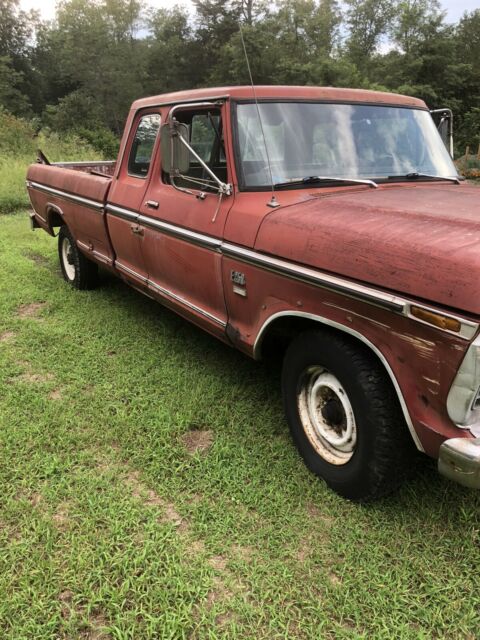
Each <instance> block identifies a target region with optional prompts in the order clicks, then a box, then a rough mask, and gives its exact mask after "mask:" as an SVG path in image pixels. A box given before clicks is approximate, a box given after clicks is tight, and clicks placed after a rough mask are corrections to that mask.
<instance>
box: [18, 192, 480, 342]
mask: <svg viewBox="0 0 480 640" xmlns="http://www.w3.org/2000/svg"><path fill="white" fill-rule="evenodd" d="M27 186H28V187H33V188H36V189H39V190H41V191H45V192H47V193H52V194H53V195H57V196H58V197H61V198H65V199H67V200H71V201H72V202H78V203H79V204H83V205H84V206H88V207H91V208H93V209H95V210H97V211H98V212H100V213H103V212H104V211H106V212H108V213H110V214H111V215H114V216H117V217H119V218H122V219H124V220H127V221H129V222H136V223H137V224H141V225H144V226H146V227H149V228H151V229H154V230H156V231H160V232H163V233H165V234H168V235H170V236H172V237H175V238H178V239H180V240H184V241H185V242H190V243H191V244H195V245H197V246H200V247H204V248H206V249H211V250H213V251H218V252H219V253H221V254H223V255H225V256H228V257H230V258H235V259H237V260H240V261H241V262H245V263H247V264H252V265H254V266H257V267H260V268H262V269H265V270H267V271H271V272H273V273H277V274H279V275H281V276H284V277H288V278H291V279H294V280H298V281H301V282H305V283H306V284H311V285H314V286H317V287H321V288H323V289H328V290H330V291H334V292H337V293H342V294H343V295H346V296H348V297H350V298H354V299H357V300H361V301H364V302H367V303H369V304H373V305H375V306H378V307H381V308H384V309H388V310H389V311H393V312H395V313H400V314H402V315H405V316H407V317H408V318H410V319H411V320H414V321H415V322H420V323H422V324H427V325H428V326H431V327H432V328H436V329H438V330H439V331H443V332H445V333H450V334H451V335H456V336H459V337H461V338H463V339H464V340H471V339H472V338H473V337H474V335H475V334H476V332H477V331H478V328H479V324H478V323H477V322H473V321H471V320H467V319H465V318H462V317H461V316H457V315H454V314H450V313H445V312H444V311H441V310H438V309H435V308H433V307H431V306H429V305H425V304H423V303H417V302H412V301H411V300H408V299H406V298H404V297H402V296H397V295H394V294H390V293H386V292H383V291H380V290H378V289H374V288H373V287H369V286H367V285H362V284H359V283H356V282H353V281H351V280H348V279H346V278H342V277H339V276H333V275H330V274H328V273H324V272H322V271H319V270H317V269H312V268H310V267H304V266H302V265H299V264H296V263H294V262H291V261H288V260H284V259H281V258H275V257H273V256H270V255H267V254H264V253H260V252H258V251H254V250H251V249H246V248H244V247H241V246H239V245H235V244H232V243H230V242H224V241H223V240H221V239H219V238H215V237H214V236H209V235H205V234H201V233H197V232H195V231H191V230H189V229H186V228H184V227H179V226H177V225H174V224H171V223H169V222H164V221H162V220H159V219H157V218H154V217H150V216H147V215H144V214H140V213H138V212H136V211H132V210H131V209H125V208H124V207H120V206H118V205H114V204H107V205H106V206H105V207H104V205H103V203H101V202H98V201H96V200H89V199H87V198H82V197H80V196H74V195H72V194H69V193H67V192H65V191H61V190H60V189H53V188H51V187H47V186H46V185H42V184H40V183H38V182H31V181H27ZM37 215H38V214H37ZM412 305H414V306H417V307H421V308H422V309H426V310H428V311H431V312H433V313H440V314H441V315H444V316H446V317H449V318H452V319H455V320H458V321H459V322H460V324H461V329H460V331H459V332H455V331H451V330H448V329H441V328H439V327H435V325H431V324H429V323H427V322H425V321H423V320H421V319H419V318H417V317H415V316H413V315H412V314H411V312H410V307H411V306H412Z"/></svg>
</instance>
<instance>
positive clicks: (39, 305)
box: [17, 302, 47, 318]
mask: <svg viewBox="0 0 480 640" xmlns="http://www.w3.org/2000/svg"><path fill="white" fill-rule="evenodd" d="M46 306H47V303H46V302H30V303H29V304H21V305H20V306H19V307H18V309H17V316H18V317H19V318H35V317H37V316H38V315H39V313H40V312H41V311H42V309H44V308H45V307H46Z"/></svg>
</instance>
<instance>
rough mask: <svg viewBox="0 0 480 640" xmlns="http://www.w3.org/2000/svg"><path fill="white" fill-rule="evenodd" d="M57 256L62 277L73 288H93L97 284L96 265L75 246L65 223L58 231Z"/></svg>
mask: <svg viewBox="0 0 480 640" xmlns="http://www.w3.org/2000/svg"><path fill="white" fill-rule="evenodd" d="M58 257H59V259H60V267H61V269H62V274H63V277H64V279H65V280H66V281H67V282H68V284H70V285H71V286H72V287H74V288H75V289H94V288H95V287H96V286H97V284H98V266H97V265H96V264H95V263H94V262H91V260H88V258H86V257H85V256H84V255H83V253H81V252H80V251H79V249H78V247H77V243H76V242H75V239H74V237H73V236H72V234H71V233H70V230H69V229H68V227H67V226H66V225H62V226H61V227H60V231H59V233H58Z"/></svg>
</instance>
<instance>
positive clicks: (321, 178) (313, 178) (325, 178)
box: [274, 176, 378, 189]
mask: <svg viewBox="0 0 480 640" xmlns="http://www.w3.org/2000/svg"><path fill="white" fill-rule="evenodd" d="M316 182H345V183H346V184H368V186H369V187H372V188H373V189H376V188H377V187H378V184H377V183H376V182H374V181H373V180H366V179H365V180H361V179H359V178H337V177H336V176H307V177H305V178H290V180H286V181H285V182H277V183H276V184H275V185H274V186H275V188H276V189H277V188H281V187H289V186H290V185H295V184H315V183H316Z"/></svg>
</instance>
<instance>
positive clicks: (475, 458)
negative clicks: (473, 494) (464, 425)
mask: <svg viewBox="0 0 480 640" xmlns="http://www.w3.org/2000/svg"><path fill="white" fill-rule="evenodd" d="M438 471H439V472H440V473H441V474H442V475H443V476H445V477H446V478H449V479H450V480H454V481H455V482H458V483H459V484H463V486H465V487H470V488H471V489H480V438H450V439H449V440H445V442H444V443H443V444H442V446H441V447H440V455H439V458H438Z"/></svg>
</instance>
